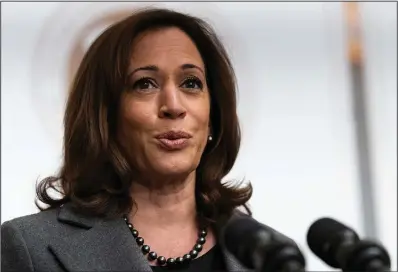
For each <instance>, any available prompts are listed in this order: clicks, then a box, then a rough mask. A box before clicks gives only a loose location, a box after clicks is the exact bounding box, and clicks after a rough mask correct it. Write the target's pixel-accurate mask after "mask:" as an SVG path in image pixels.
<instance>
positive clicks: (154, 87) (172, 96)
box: [118, 28, 210, 177]
mask: <svg viewBox="0 0 398 272" xmlns="http://www.w3.org/2000/svg"><path fill="white" fill-rule="evenodd" d="M132 50H133V51H132V57H131V60H130V67H129V70H128V74H129V77H128V88H127V89H126V90H125V92H124V93H123V94H122V97H121V103H120V112H119V125H118V137H119V142H120V143H121V145H122V146H123V148H124V149H125V151H127V152H126V153H127V154H128V156H129V160H130V163H132V164H133V167H134V169H136V170H138V171H139V173H140V174H141V175H147V176H148V177H149V176H151V175H153V174H155V175H160V176H167V175H169V176H170V177H172V176H176V177H177V176H183V175H188V174H190V173H191V172H192V171H194V170H195V169H196V167H197V166H198V164H199V161H200V158H201V155H202V153H203V150H204V148H205V146H206V144H207V140H208V136H209V125H210V123H209V120H210V96H209V90H208V87H207V85H206V80H205V79H206V75H205V67H204V63H203V60H202V58H201V56H200V53H199V51H198V49H197V48H196V46H195V44H194V43H193V42H192V40H191V39H190V38H189V37H188V36H187V35H186V34H185V33H184V32H183V31H181V30H179V29H178V28H165V29H159V30H153V31H148V32H145V33H143V34H141V35H140V36H139V37H137V39H136V40H135V42H134V43H133V48H132Z"/></svg>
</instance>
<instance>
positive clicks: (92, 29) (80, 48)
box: [67, 10, 132, 84]
mask: <svg viewBox="0 0 398 272" xmlns="http://www.w3.org/2000/svg"><path fill="white" fill-rule="evenodd" d="M131 13H132V12H131V11H125V10H124V11H114V12H110V13H107V14H103V15H102V16H100V17H98V18H96V19H95V20H93V21H92V22H90V23H88V24H87V25H86V26H85V27H84V28H83V29H82V30H80V31H79V33H77V35H76V38H75V40H74V41H73V44H72V49H71V53H70V55H69V58H68V64H67V66H68V69H67V78H68V82H69V83H70V84H72V83H73V79H74V77H75V74H76V72H77V69H78V68H79V65H80V62H81V61H82V59H83V57H84V54H85V52H86V51H87V50H88V48H89V46H90V45H91V43H92V42H94V40H95V39H96V38H97V37H98V35H99V34H100V33H102V31H103V30H105V29H106V28H107V27H108V26H110V25H112V24H114V23H116V22H118V21H120V20H123V19H124V18H126V17H128V16H130V15H131ZM93 34H95V36H93ZM88 38H92V39H90V40H88Z"/></svg>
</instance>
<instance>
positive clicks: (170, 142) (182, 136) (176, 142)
mask: <svg viewBox="0 0 398 272" xmlns="http://www.w3.org/2000/svg"><path fill="white" fill-rule="evenodd" d="M155 138H156V139H157V140H158V142H159V144H160V146H161V147H162V148H164V149H166V150H181V149H183V148H185V147H186V146H187V145H188V141H189V139H190V138H192V135H191V134H189V133H186V132H183V131H168V132H165V133H161V134H159V135H157V136H156V137H155Z"/></svg>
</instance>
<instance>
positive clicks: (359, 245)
mask: <svg viewBox="0 0 398 272" xmlns="http://www.w3.org/2000/svg"><path fill="white" fill-rule="evenodd" d="M307 243H308V246H309V248H310V249H311V251H312V252H313V253H314V254H315V255H317V256H318V257H319V258H320V259H321V260H323V261H324V262H325V263H326V264H328V265H329V266H331V267H334V268H339V269H342V270H343V271H389V270H390V266H391V261H390V257H389V255H388V253H387V250H386V249H385V248H384V247H383V246H382V245H381V244H379V243H376V242H373V241H370V240H366V239H360V238H359V237H358V234H356V233H355V231H354V230H353V229H351V228H349V227H347V226H345V225H344V224H342V223H340V222H337V221H336V220H334V219H331V218H321V219H319V220H317V221H315V222H314V223H313V224H312V225H311V227H310V228H309V230H308V233H307Z"/></svg>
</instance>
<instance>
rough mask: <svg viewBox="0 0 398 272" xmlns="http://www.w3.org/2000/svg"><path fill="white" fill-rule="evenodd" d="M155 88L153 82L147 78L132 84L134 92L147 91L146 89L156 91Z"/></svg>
mask: <svg viewBox="0 0 398 272" xmlns="http://www.w3.org/2000/svg"><path fill="white" fill-rule="evenodd" d="M156 88H157V86H156V84H155V82H154V81H153V80H152V79H150V78H148V77H143V78H141V79H139V80H137V81H136V82H135V83H134V84H133V89H134V90H147V89H156Z"/></svg>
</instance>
